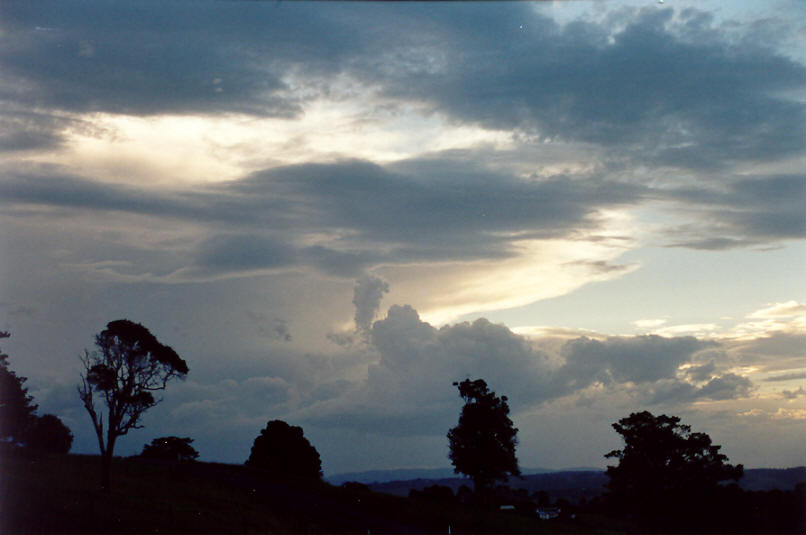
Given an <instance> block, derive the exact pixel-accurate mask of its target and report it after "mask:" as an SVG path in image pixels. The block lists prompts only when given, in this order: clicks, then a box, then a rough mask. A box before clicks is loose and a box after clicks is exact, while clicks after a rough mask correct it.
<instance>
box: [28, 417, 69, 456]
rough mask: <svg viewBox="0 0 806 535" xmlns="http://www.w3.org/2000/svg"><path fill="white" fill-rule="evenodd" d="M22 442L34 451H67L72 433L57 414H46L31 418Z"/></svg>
mask: <svg viewBox="0 0 806 535" xmlns="http://www.w3.org/2000/svg"><path fill="white" fill-rule="evenodd" d="M24 443H25V447H26V448H27V449H28V450H30V451H32V452H34V453H67V452H69V451H70V447H71V446H72V445H73V433H72V432H70V428H69V427H67V426H66V425H64V423H63V422H62V421H61V420H60V419H59V417H58V416H55V415H53V414H46V415H44V416H41V417H38V418H35V419H34V420H33V423H32V424H31V425H30V427H29V428H28V430H27V431H26V433H25V440H24Z"/></svg>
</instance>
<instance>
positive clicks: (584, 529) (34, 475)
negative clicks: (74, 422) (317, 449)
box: [0, 455, 618, 535]
mask: <svg viewBox="0 0 806 535" xmlns="http://www.w3.org/2000/svg"><path fill="white" fill-rule="evenodd" d="M99 465H100V460H99V458H98V457H96V456H86V455H67V456H49V457H42V458H39V459H26V458H20V457H6V458H4V459H2V460H0V485H1V487H0V527H1V528H2V533H4V534H29V533H31V534H33V533H76V534H78V533H82V534H96V533H154V534H157V533H159V534H180V533H181V534H185V533H187V534H190V533H233V534H235V533H237V534H244V535H245V534H258V533H272V534H278V535H283V534H305V535H314V534H321V535H329V534H334V535H336V534H339V535H341V534H344V535H348V534H349V535H353V534H354V535H375V534H392V535H397V534H415V535H417V534H423V535H430V534H438V533H448V527H449V526H450V529H451V531H450V532H451V533H452V534H463V533H468V534H480V533H496V534H510V533H511V534H519V533H531V534H541V533H543V534H547V535H551V534H566V533H591V534H593V533H600V534H605V533H618V532H613V531H608V530H604V529H601V530H600V529H596V528H594V527H591V524H587V526H583V525H581V524H579V523H578V522H577V523H573V524H572V523H563V522H561V521H549V522H546V521H540V520H538V519H535V518H530V517H524V516H519V515H516V514H513V513H499V512H485V511H480V510H477V509H472V508H465V507H459V506H445V505H436V504H429V503H422V502H414V501H412V500H409V499H407V498H401V497H396V496H389V495H385V494H380V493H372V492H366V491H349V490H346V489H343V488H340V487H334V486H331V485H328V484H326V483H319V484H303V483H299V482H285V483H283V484H280V483H277V482H270V481H267V480H266V479H265V478H263V477H261V476H260V475H259V474H256V473H254V472H251V471H249V470H247V469H245V468H244V467H242V466H238V465H226V464H216V463H187V464H170V463H159V462H153V461H152V462H146V461H142V460H134V459H116V460H115V463H114V465H113V488H112V492H111V493H109V494H108V495H105V494H103V493H102V492H101V491H100V490H99V488H98V482H99V471H100V466H99Z"/></svg>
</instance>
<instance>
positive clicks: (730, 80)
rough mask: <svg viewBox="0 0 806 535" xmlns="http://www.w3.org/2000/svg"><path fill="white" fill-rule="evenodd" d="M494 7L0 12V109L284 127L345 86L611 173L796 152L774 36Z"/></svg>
mask: <svg viewBox="0 0 806 535" xmlns="http://www.w3.org/2000/svg"><path fill="white" fill-rule="evenodd" d="M505 7H506V8H502V6H501V5H487V4H482V3H471V4H469V5H468V4H464V5H456V4H451V5H429V4H424V5H423V4H418V5H413V4H411V5H409V4H407V5H405V6H398V5H372V6H363V5H362V6H361V7H360V8H357V7H356V6H355V5H352V4H327V5H320V4H316V5H309V4H305V3H302V4H299V3H282V4H277V5H269V4H267V3H222V2H210V3H207V2H194V3H192V4H185V3H174V4H163V3H159V4H157V3H153V4H152V3H138V4H137V5H129V4H116V3H96V2H86V3H83V4H82V8H81V9H74V8H72V7H68V6H66V5H64V4H62V3H48V4H41V3H37V4H35V5H31V4H28V3H23V2H5V3H3V6H2V8H0V9H1V11H0V20H2V21H3V33H2V37H0V39H2V41H1V42H0V44H1V45H2V46H0V51H1V52H0V66H1V67H2V70H3V72H4V74H5V77H4V81H3V82H2V83H0V100H5V101H9V102H18V103H23V102H24V103H26V105H27V106H31V107H36V108H37V109H42V108H46V109H59V110H66V111H72V112H87V111H105V112H114V113H127V114H137V115H142V114H154V113H185V112H188V113H203V114H217V113H227V112H242V113H247V114H253V115H259V116H279V117H291V116H295V115H297V114H299V113H300V112H301V111H302V110H303V106H304V103H305V101H306V100H307V99H310V98H315V97H316V96H319V95H325V94H327V95H335V96H338V90H337V89H336V88H335V86H334V85H333V82H332V81H333V80H336V79H338V78H339V77H340V76H342V75H343V76H345V77H346V78H347V79H349V80H353V81H355V82H357V83H358V84H360V85H361V86H363V88H364V89H362V91H364V92H366V93H367V94H370V95H371V94H373V93H375V92H377V93H378V94H381V95H383V96H385V97H387V98H389V99H391V101H392V102H395V101H397V102H398V103H406V102H416V103H418V105H420V106H423V107H425V108H426V109H427V110H430V111H433V112H436V113H439V114H442V115H443V116H445V117H448V118H449V119H450V120H451V121H454V122H470V123H476V124H480V125H483V126H486V127H490V128H496V129H505V130H516V131H519V132H521V133H523V134H526V137H527V138H528V137H529V136H532V135H537V137H538V138H539V139H541V140H547V139H558V140H566V141H583V142H588V143H593V144H596V145H600V146H602V147H605V148H607V150H608V152H609V158H610V159H611V160H612V161H613V162H614V163H615V164H616V165H624V164H625V163H627V162H640V163H646V164H650V165H660V166H673V167H685V168H695V169H718V168H720V167H722V166H725V165H729V164H731V163H735V162H741V161H749V160H753V161H755V160H770V159H774V158H779V157H783V156H787V155H792V154H795V153H798V152H801V151H802V150H803V140H804V136H806V126H805V125H806V112H805V111H804V109H805V108H804V106H805V105H804V103H803V102H802V101H798V100H796V99H789V98H786V97H785V96H783V95H784V93H785V92H787V91H796V90H801V89H802V88H803V86H804V83H806V68H804V66H803V65H801V64H799V63H796V62H794V61H793V60H790V59H788V58H786V57H784V56H783V55H781V54H779V53H777V52H775V51H774V50H772V49H770V48H766V47H764V46H762V45H759V44H758V43H762V42H767V43H769V42H773V40H772V39H764V40H762V39H759V32H762V33H763V32H764V31H767V32H772V31H775V32H776V33H778V34H780V28H778V29H776V30H773V29H770V28H768V29H767V30H765V29H764V28H760V27H758V26H754V27H748V28H745V30H744V32H745V33H743V34H742V33H741V30H739V31H738V32H739V37H738V38H737V37H735V36H733V37H729V36H728V34H727V33H726V31H724V30H722V29H721V28H719V27H716V26H715V25H714V24H713V22H712V21H711V19H710V16H709V15H707V14H704V13H702V12H698V11H694V10H686V11H682V12H678V13H675V10H674V9H663V10H658V9H652V8H649V9H643V10H639V11H635V12H633V13H632V14H628V13H626V12H625V14H626V16H621V17H618V24H619V27H618V28H614V27H613V26H611V23H612V22H603V23H593V22H574V23H571V24H567V25H565V26H562V25H559V24H558V23H556V22H554V21H553V20H551V19H549V18H547V17H543V16H541V15H538V14H536V13H535V11H534V9H532V6H530V5H529V4H522V5H518V4H508V5H506V6H505ZM734 29H735V28H734ZM734 33H736V32H735V31H734ZM770 37H774V36H770ZM53 128H54V129H56V128H57V127H56V126H55V125H54V127H53ZM40 135H45V137H47V135H48V134H47V133H40ZM49 135H56V134H55V133H51V134H49ZM32 142H33V141H32V140H29V141H25V140H17V141H16V143H18V144H19V143H23V144H25V143H28V144H30V143H32Z"/></svg>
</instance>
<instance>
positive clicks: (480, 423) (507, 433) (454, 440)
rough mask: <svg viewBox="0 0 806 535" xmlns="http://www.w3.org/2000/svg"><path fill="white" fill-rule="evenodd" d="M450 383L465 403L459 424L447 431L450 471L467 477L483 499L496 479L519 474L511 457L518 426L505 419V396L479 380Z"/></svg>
mask: <svg viewBox="0 0 806 535" xmlns="http://www.w3.org/2000/svg"><path fill="white" fill-rule="evenodd" d="M453 384H454V386H456V387H458V388H459V395H460V396H461V397H462V399H464V400H465V405H464V407H462V413H461V414H460V415H459V424H458V425H457V426H456V427H454V428H453V429H451V430H450V431H448V441H449V445H450V454H449V457H450V459H451V462H452V463H453V466H454V472H456V473H461V474H465V475H467V476H468V477H470V478H471V479H472V480H473V488H474V491H475V493H476V495H477V496H478V497H480V498H482V499H483V497H484V495H485V492H486V491H488V490H489V489H490V488H491V487H492V485H493V483H495V482H496V481H502V480H506V479H507V478H508V477H509V476H517V475H520V469H519V468H518V459H517V458H516V457H515V447H516V446H517V444H518V439H517V434H518V429H517V428H516V427H515V426H514V425H513V424H512V420H510V419H509V405H508V404H507V397H506V396H501V397H498V396H496V395H495V392H491V391H490V390H489V389H488V388H487V383H486V382H485V381H484V380H483V379H476V380H475V381H471V380H470V379H465V380H464V381H462V382H461V383H453Z"/></svg>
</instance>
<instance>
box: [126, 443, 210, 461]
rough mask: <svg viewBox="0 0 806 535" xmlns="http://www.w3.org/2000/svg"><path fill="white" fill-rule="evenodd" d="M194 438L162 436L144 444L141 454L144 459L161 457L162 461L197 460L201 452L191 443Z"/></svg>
mask: <svg viewBox="0 0 806 535" xmlns="http://www.w3.org/2000/svg"><path fill="white" fill-rule="evenodd" d="M191 442H193V439H192V438H188V437H185V438H179V437H160V438H155V439H154V440H152V441H151V444H146V445H145V446H143V452H142V453H141V454H140V455H139V456H140V457H143V458H144V459H159V460H162V461H195V460H196V459H197V458H198V457H199V452H198V451H196V449H195V448H194V447H193V446H191V445H190V443H191Z"/></svg>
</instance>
